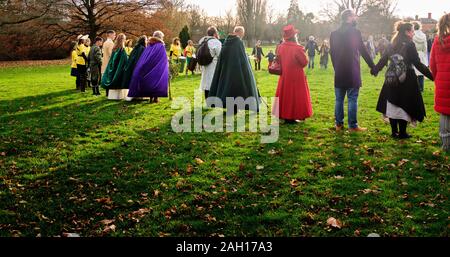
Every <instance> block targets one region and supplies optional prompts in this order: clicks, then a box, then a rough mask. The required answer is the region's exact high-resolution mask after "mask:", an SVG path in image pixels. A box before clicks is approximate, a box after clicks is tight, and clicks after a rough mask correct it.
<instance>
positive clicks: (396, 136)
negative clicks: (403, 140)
mask: <svg viewBox="0 0 450 257" xmlns="http://www.w3.org/2000/svg"><path fill="white" fill-rule="evenodd" d="M391 137H392V138H394V139H398V137H399V135H398V133H393V134H392V135H391Z"/></svg>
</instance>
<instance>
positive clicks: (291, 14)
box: [287, 0, 303, 27]
mask: <svg viewBox="0 0 450 257" xmlns="http://www.w3.org/2000/svg"><path fill="white" fill-rule="evenodd" d="M301 20H303V12H302V11H300V7H299V5H298V0H291V3H290V5H289V9H288V14H287V23H289V24H292V25H294V26H296V27H299V26H300V21H301Z"/></svg>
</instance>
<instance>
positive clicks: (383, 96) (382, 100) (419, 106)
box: [374, 41, 433, 122]
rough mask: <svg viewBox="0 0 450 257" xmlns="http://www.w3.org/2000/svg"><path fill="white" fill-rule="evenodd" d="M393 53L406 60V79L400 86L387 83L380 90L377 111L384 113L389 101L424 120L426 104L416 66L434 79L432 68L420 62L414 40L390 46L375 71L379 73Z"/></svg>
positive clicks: (418, 119) (415, 118) (416, 118)
mask: <svg viewBox="0 0 450 257" xmlns="http://www.w3.org/2000/svg"><path fill="white" fill-rule="evenodd" d="M393 54H400V55H402V56H403V58H404V60H405V64H406V66H407V67H408V69H407V73H406V80H405V81H404V82H403V83H401V84H400V85H398V86H388V85H387V84H386V83H385V84H384V85H383V88H382V89H381V92H380V97H379V98H378V104H377V111H378V112H381V113H383V114H385V113H386V106H387V101H389V102H390V103H392V104H394V105H396V106H398V107H400V108H402V109H403V110H404V111H405V112H406V113H408V115H409V116H411V118H413V119H414V120H417V121H420V122H422V121H423V120H424V117H425V116H426V112H425V106H424V103H423V98H422V94H421V93H420V89H419V82H418V81H417V76H416V72H415V71H414V68H413V66H415V67H416V68H417V69H418V70H419V71H420V72H421V73H422V74H424V75H425V76H426V77H427V78H429V79H431V80H433V75H432V74H431V72H430V70H429V69H428V68H427V67H426V66H425V65H424V64H422V63H421V62H420V58H419V54H418V53H417V50H416V46H415V45H414V42H412V41H407V42H403V43H399V45H398V46H394V47H390V48H389V49H388V50H387V51H386V53H385V54H384V55H383V57H382V58H381V60H380V61H379V62H378V64H377V65H376V67H375V68H374V71H375V72H376V73H378V72H379V71H380V70H382V69H383V67H384V66H386V65H387V63H388V60H389V57H390V56H391V55H393Z"/></svg>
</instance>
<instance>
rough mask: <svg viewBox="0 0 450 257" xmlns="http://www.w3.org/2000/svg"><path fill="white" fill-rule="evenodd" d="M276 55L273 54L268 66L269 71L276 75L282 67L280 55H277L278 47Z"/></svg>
mask: <svg viewBox="0 0 450 257" xmlns="http://www.w3.org/2000/svg"><path fill="white" fill-rule="evenodd" d="M276 53H277V55H276V56H275V59H274V60H273V62H272V64H271V65H270V66H269V73H270V74H272V75H278V76H281V74H282V73H283V72H282V69H281V60H280V56H279V55H278V47H277V51H276Z"/></svg>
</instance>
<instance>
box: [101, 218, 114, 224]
mask: <svg viewBox="0 0 450 257" xmlns="http://www.w3.org/2000/svg"><path fill="white" fill-rule="evenodd" d="M114 221H115V220H107V219H105V220H102V221H100V223H102V224H103V225H109V224H111V223H114Z"/></svg>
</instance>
